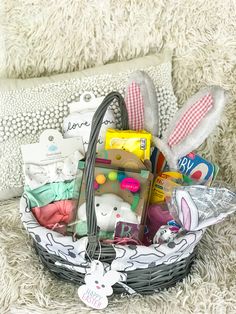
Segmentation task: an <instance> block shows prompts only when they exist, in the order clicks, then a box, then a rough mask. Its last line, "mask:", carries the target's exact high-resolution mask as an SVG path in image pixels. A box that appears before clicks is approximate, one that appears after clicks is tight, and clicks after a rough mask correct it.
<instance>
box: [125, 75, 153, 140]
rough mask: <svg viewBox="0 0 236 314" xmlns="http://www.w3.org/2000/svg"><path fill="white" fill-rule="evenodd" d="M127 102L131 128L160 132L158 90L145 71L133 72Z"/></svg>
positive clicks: (129, 82)
mask: <svg viewBox="0 0 236 314" xmlns="http://www.w3.org/2000/svg"><path fill="white" fill-rule="evenodd" d="M125 103H126V108H127V111H128V117H129V128H130V129H131V130H142V129H145V130H146V131H148V132H150V133H152V134H153V135H154V136H157V134H158V131H159V130H158V128H159V116H158V104H157V97H156V90H155V86H154V83H153V81H152V79H151V78H150V76H149V75H148V74H147V73H146V72H143V71H135V72H133V73H132V74H131V76H130V78H129V81H128V85H127V88H126V95H125Z"/></svg>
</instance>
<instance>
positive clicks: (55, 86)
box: [0, 50, 177, 200]
mask: <svg viewBox="0 0 236 314" xmlns="http://www.w3.org/2000/svg"><path fill="white" fill-rule="evenodd" d="M171 58H172V53H171V51H169V50H166V51H164V52H163V53H162V54H160V55H151V56H146V57H143V58H137V59H134V60H130V61H126V62H119V63H114V64H108V65H105V66H101V67H97V68H92V69H87V70H84V71H80V72H74V73H67V74H60V75H56V76H52V77H45V78H35V79H27V80H19V79H17V80H11V79H1V80H0V173H1V176H0V200H4V199H8V198H10V197H15V196H19V195H20V194H21V192H22V190H23V184H24V182H23V175H22V158H21V152H20V146H21V145H22V144H28V143H33V142H36V141H38V138H39V135H40V133H41V132H42V130H44V129H47V128H54V129H58V130H60V131H61V123H62V121H63V119H64V117H65V116H67V115H68V103H69V102H71V101H72V100H74V99H77V98H78V99H79V97H80V95H81V94H82V93H83V92H84V91H92V92H93V93H94V94H95V96H104V95H106V94H107V93H109V92H110V91H113V90H115V91H119V92H120V93H121V94H123V95H124V94H125V87H126V85H127V82H128V79H129V76H130V74H131V73H132V72H133V71H135V70H142V71H145V72H147V73H148V75H149V76H150V77H151V78H152V80H153V82H154V85H155V88H156V91H157V99H159V101H161V102H162V103H163V102H165V101H166V102H168V107H166V106H165V108H167V109H165V111H163V110H162V109H161V108H160V119H161V120H162V121H165V123H164V124H163V123H162V125H163V126H165V125H167V124H168V122H169V120H170V118H171V117H172V116H173V114H174V113H175V112H176V111H177V103H176V98H175V96H174V94H173V89H172V83H171V70H172V68H171ZM166 95H168V97H166ZM113 110H114V114H115V116H116V120H117V124H119V122H120V119H121V117H120V115H119V110H118V109H117V108H116V106H113ZM160 131H163V130H160Z"/></svg>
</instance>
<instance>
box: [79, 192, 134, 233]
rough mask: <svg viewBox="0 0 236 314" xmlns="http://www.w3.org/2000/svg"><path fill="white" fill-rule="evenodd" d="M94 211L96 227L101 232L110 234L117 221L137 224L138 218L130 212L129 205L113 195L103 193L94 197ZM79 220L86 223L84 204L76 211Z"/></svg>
mask: <svg viewBox="0 0 236 314" xmlns="http://www.w3.org/2000/svg"><path fill="white" fill-rule="evenodd" d="M94 204H95V211H96V216H97V225H98V226H99V227H100V230H101V231H106V232H112V231H114V229H115V225H116V223H117V222H118V221H126V222H130V223H136V224H137V223H138V217H137V216H136V214H135V213H134V212H133V211H132V209H131V205H130V204H129V203H127V202H124V200H123V199H122V198H121V197H119V196H118V195H116V194H113V193H105V194H102V195H100V196H95V202H94ZM78 218H79V220H82V221H86V220H87V218H86V203H83V204H82V205H81V206H80V207H79V209H78Z"/></svg>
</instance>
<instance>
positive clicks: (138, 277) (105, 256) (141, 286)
mask: <svg viewBox="0 0 236 314" xmlns="http://www.w3.org/2000/svg"><path fill="white" fill-rule="evenodd" d="M114 100H116V101H118V103H119V106H120V110H121V116H122V128H123V129H128V114H127V111H126V107H125V103H124V99H123V97H122V96H121V95H120V94H119V93H117V92H112V93H110V94H108V95H107V96H106V97H105V99H104V100H103V102H102V104H101V105H100V106H99V108H98V109H97V111H96V113H95V114H94V117H93V122H92V128H91V134H90V141H89V146H88V150H87V155H86V162H85V169H84V175H85V179H86V190H85V195H86V214H87V230H88V246H87V253H88V255H89V257H90V258H94V259H97V258H98V257H99V256H101V257H100V260H101V261H102V262H106V263H111V262H112V261H113V259H114V258H115V250H114V248H113V246H112V245H108V244H102V245H98V244H99V243H98V241H99V240H98V235H97V234H98V228H97V219H96V214H95V207H94V188H93V181H94V166H95V158H96V143H97V139H98V135H99V131H100V128H101V125H102V121H103V117H104V115H105V113H106V110H107V108H108V106H109V105H110V104H111V103H112V102H113V101H114ZM34 244H35V248H36V252H37V253H38V255H39V257H40V259H41V261H42V263H43V264H44V265H45V266H46V267H47V268H48V269H49V270H50V271H51V272H52V273H54V274H55V275H56V276H57V277H59V278H61V279H64V280H67V281H70V282H73V283H75V284H78V285H81V284H83V283H84V274H82V273H79V272H78V271H75V270H72V269H69V268H63V267H59V266H58V263H63V262H65V260H63V258H61V257H60V256H58V255H56V254H52V253H51V252H49V251H47V250H46V249H45V248H43V247H42V246H41V245H40V243H38V242H37V241H34ZM195 256H196V247H195V248H194V250H193V251H192V253H191V254H190V255H188V256H187V257H186V258H183V259H181V260H178V261H176V262H173V263H171V264H162V265H158V266H154V267H153V266H152V267H149V268H145V269H136V270H131V271H127V272H126V274H127V280H126V282H125V284H126V285H127V286H129V287H130V288H132V289H134V290H135V291H136V292H137V293H140V294H151V293H153V292H155V291H158V290H160V289H163V288H168V287H170V286H173V285H174V284H175V283H176V282H177V281H179V280H182V279H183V278H184V277H185V276H186V275H187V274H188V273H189V271H190V268H191V265H192V263H193V261H194V258H195ZM69 264H70V263H67V265H69ZM70 265H72V266H73V264H72V263H71V264H70ZM113 288H114V292H115V293H123V292H125V290H124V288H123V287H122V286H120V285H119V284H116V285H114V287H113Z"/></svg>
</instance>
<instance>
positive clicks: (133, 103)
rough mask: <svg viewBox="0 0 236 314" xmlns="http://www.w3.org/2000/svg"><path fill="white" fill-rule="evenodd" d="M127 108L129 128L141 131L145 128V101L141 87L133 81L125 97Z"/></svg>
mask: <svg viewBox="0 0 236 314" xmlns="http://www.w3.org/2000/svg"><path fill="white" fill-rule="evenodd" d="M125 103H126V108H127V112H128V118H129V128H130V129H131V130H135V131H139V130H143V129H144V101H143V97H142V95H141V91H140V87H139V86H138V84H136V83H135V82H132V83H131V84H130V85H129V87H128V90H127V94H126V97H125Z"/></svg>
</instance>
